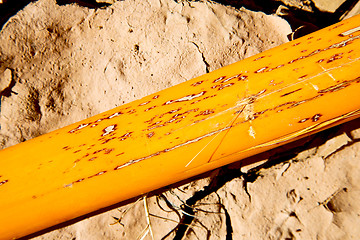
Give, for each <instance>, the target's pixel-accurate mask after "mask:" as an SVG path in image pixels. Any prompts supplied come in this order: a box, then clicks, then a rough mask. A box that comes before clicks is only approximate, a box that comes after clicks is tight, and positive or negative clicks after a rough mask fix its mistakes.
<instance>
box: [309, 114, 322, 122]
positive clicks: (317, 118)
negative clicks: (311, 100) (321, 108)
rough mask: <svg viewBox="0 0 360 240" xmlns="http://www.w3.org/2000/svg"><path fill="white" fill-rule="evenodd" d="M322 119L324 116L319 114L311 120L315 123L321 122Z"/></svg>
mask: <svg viewBox="0 0 360 240" xmlns="http://www.w3.org/2000/svg"><path fill="white" fill-rule="evenodd" d="M321 117H322V114H320V113H318V114H315V115H314V116H313V117H312V118H311V120H312V121H313V122H317V121H319V119H320V118H321Z"/></svg>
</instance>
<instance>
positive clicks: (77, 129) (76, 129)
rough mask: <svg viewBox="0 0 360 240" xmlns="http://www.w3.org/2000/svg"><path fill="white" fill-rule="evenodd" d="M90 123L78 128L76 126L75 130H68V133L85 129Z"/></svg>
mask: <svg viewBox="0 0 360 240" xmlns="http://www.w3.org/2000/svg"><path fill="white" fill-rule="evenodd" d="M89 125H90V123H85V124H80V125H79V126H77V127H76V128H74V129H72V130H70V131H69V132H68V133H75V132H77V131H79V130H81V129H83V128H86V127H87V126H89Z"/></svg>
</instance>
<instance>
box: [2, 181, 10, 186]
mask: <svg viewBox="0 0 360 240" xmlns="http://www.w3.org/2000/svg"><path fill="white" fill-rule="evenodd" d="M7 182H9V180H3V181H1V182H0V186H1V185H4V184H5V183H7Z"/></svg>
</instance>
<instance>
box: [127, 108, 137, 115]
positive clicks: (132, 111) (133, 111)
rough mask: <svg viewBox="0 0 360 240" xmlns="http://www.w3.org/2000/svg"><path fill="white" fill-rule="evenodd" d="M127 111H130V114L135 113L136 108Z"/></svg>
mask: <svg viewBox="0 0 360 240" xmlns="http://www.w3.org/2000/svg"><path fill="white" fill-rule="evenodd" d="M127 113H128V114H134V113H136V109H131V110H129V111H128V112H127Z"/></svg>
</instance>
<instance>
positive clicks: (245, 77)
mask: <svg viewBox="0 0 360 240" xmlns="http://www.w3.org/2000/svg"><path fill="white" fill-rule="evenodd" d="M246 79H248V76H246V75H243V76H240V77H239V78H238V81H244V80H246Z"/></svg>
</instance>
